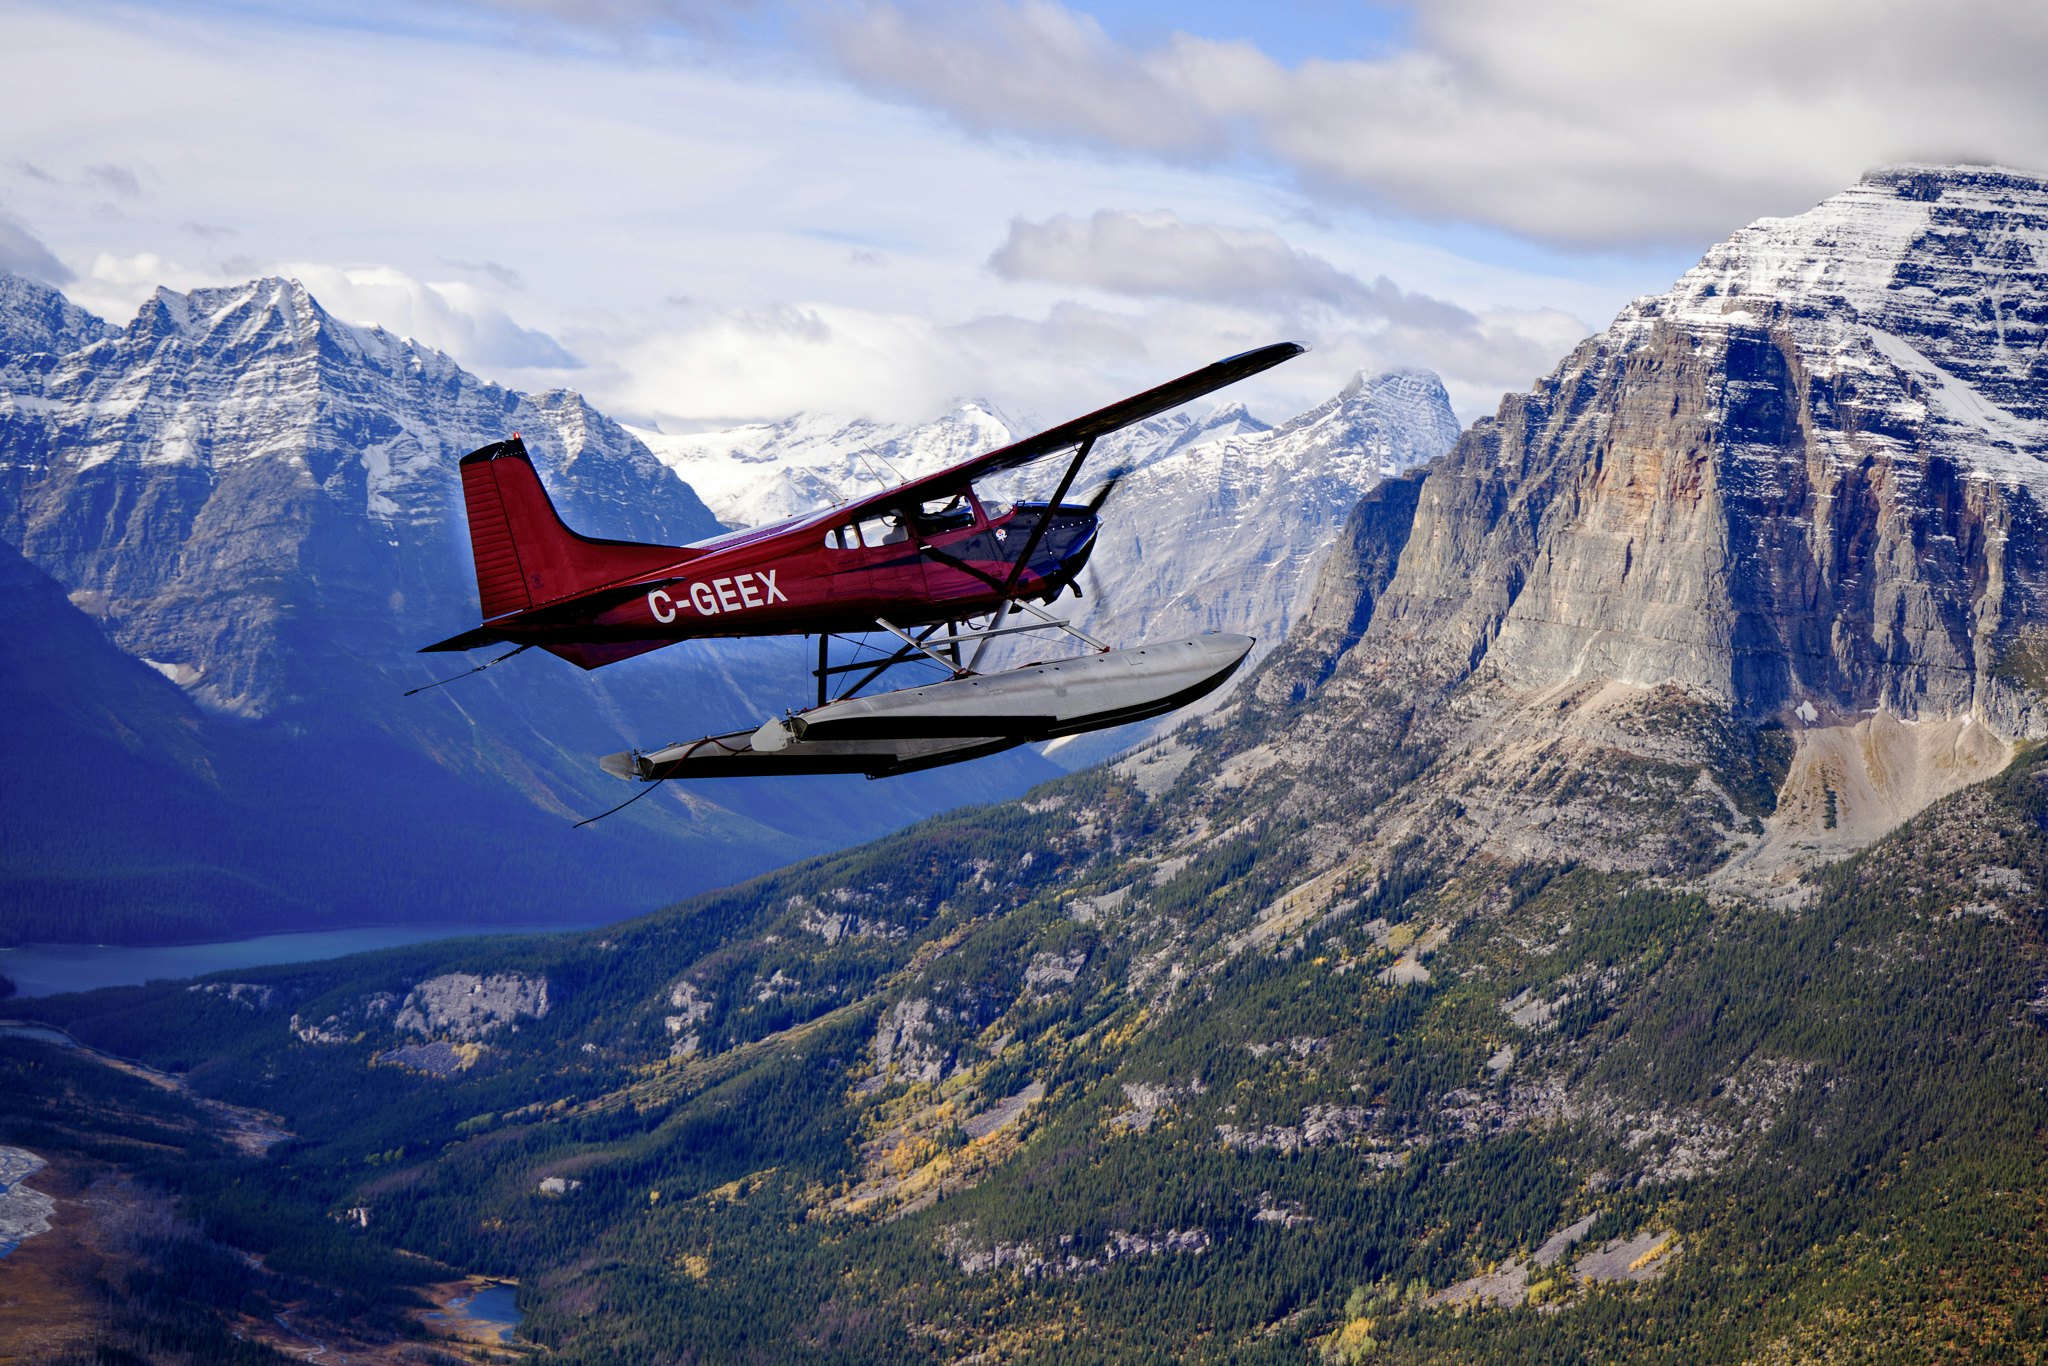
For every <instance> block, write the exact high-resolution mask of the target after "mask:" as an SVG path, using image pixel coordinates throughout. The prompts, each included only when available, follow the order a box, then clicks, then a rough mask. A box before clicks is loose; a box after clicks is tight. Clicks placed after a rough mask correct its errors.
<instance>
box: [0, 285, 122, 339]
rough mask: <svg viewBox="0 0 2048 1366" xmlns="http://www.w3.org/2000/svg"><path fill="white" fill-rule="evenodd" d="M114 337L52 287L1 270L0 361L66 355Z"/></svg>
mask: <svg viewBox="0 0 2048 1366" xmlns="http://www.w3.org/2000/svg"><path fill="white" fill-rule="evenodd" d="M113 333H114V329H113V328H111V327H109V326H108V325H107V324H106V323H105V322H103V321H101V320H100V319H99V318H96V317H94V316H93V315H92V314H90V313H88V312H86V311H85V310H84V309H82V308H80V307H79V306H78V305H77V304H74V303H72V302H71V301H70V300H69V299H67V298H65V297H64V296H63V295H62V294H60V293H59V292H58V291H56V290H54V289H52V288H50V287H49V286H48V285H46V284H42V283H40V282H38V281H35V280H31V279H29V278H28V277H27V276H25V275H16V274H14V273H13V272H11V271H5V270H0V360H8V359H12V358H13V357H15V356H25V355H33V354H35V353H37V352H47V353H49V354H51V355H63V354H65V353H67V352H71V351H76V350H78V349H79V348H80V347H83V346H90V345H91V344H92V343H94V342H96V341H100V340H102V339H103V338H106V337H109V336H112V335H113Z"/></svg>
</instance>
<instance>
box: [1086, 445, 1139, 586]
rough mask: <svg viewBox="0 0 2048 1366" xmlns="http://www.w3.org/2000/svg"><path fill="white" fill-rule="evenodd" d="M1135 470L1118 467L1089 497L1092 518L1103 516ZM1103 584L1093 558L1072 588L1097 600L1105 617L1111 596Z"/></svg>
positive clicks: (1124, 466)
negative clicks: (1082, 582)
mask: <svg viewBox="0 0 2048 1366" xmlns="http://www.w3.org/2000/svg"><path fill="white" fill-rule="evenodd" d="M1133 468H1134V466H1131V465H1119V466H1117V467H1116V468H1115V469H1113V470H1111V471H1110V472H1109V474H1108V476H1107V477H1105V478H1104V479H1103V481H1102V483H1101V484H1099V485H1097V486H1096V489H1095V492H1093V493H1091V494H1089V495H1088V501H1087V503H1086V504H1084V506H1085V507H1086V508H1087V509H1088V511H1089V514H1090V515H1091V516H1096V517H1100V516H1101V515H1102V509H1103V508H1104V507H1105V506H1106V505H1107V504H1108V503H1109V500H1110V499H1111V498H1113V497H1115V496H1116V490H1117V485H1119V484H1121V483H1123V481H1124V479H1125V477H1126V476H1128V475H1129V474H1130V473H1131V471H1132V469H1133ZM1082 579H1086V580H1087V581H1088V587H1087V589H1086V591H1083V589H1082V587H1081V580H1082ZM1102 583H1103V581H1102V576H1101V575H1100V574H1099V573H1097V572H1096V568H1095V561H1094V559H1093V558H1092V557H1091V558H1090V559H1089V561H1088V563H1087V565H1086V566H1084V567H1083V568H1082V570H1081V574H1080V577H1079V578H1077V579H1075V580H1074V582H1073V584H1072V587H1073V590H1074V596H1075V597H1077V598H1093V599H1095V606H1096V610H1097V611H1098V612H1099V613H1101V614H1103V615H1108V614H1109V612H1110V604H1109V594H1108V593H1107V592H1105V591H1104V589H1103V586H1102Z"/></svg>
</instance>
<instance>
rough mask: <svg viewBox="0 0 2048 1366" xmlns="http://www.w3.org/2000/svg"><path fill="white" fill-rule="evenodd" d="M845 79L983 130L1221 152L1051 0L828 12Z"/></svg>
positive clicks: (1133, 61) (1167, 88) (1170, 81)
mask: <svg viewBox="0 0 2048 1366" xmlns="http://www.w3.org/2000/svg"><path fill="white" fill-rule="evenodd" d="M819 28H820V31H821V32H822V33H823V34H824V36H825V38H826V41H827V42H828V43H829V44H830V48H831V51H832V54H833V56H834V58H835V59H836V60H837V61H838V63H839V65H840V66H841V68H842V69H843V70H844V71H845V72H846V74H847V75H849V76H850V77H852V78H853V79H854V80H855V81H857V82H859V83H861V84H863V85H866V86H869V87H871V88H876V89H881V90H886V91H891V92H896V93H902V94H908V95H911V96H913V97H915V98H917V99H920V100H922V101H925V102H927V103H929V104H933V105H936V106H938V107H939V108H942V109H944V110H946V111H947V112H948V113H950V114H952V115H953V116H954V117H956V118H958V119H960V120H961V121H962V122H964V123H966V124H967V125H968V126H969V127H971V128H975V129H978V130H981V131H999V132H1025V133H1042V134H1052V135H1056V136H1084V137H1089V138H1096V139H1100V140H1102V141H1104V142H1107V143H1110V144H1112V145H1114V146H1117V147H1125V148H1130V149H1133V150H1136V151H1142V152H1158V153H1164V154H1168V155H1175V156H1207V155H1215V154H1218V153H1221V152H1222V151H1223V150H1224V149H1225V147H1226V146H1227V142H1228V139H1227V138H1226V136H1225V134H1224V130H1223V129H1222V128H1221V127H1220V126H1219V125H1218V124H1217V122H1216V120H1215V118H1214V117H1213V116H1212V115H1211V114H1210V113H1209V111H1207V110H1204V109H1202V108H1200V107H1199V106H1198V105H1196V104H1193V103H1191V102H1190V101H1189V100H1188V99H1186V98H1185V96H1184V94H1183V92H1182V91H1181V90H1180V89H1179V85H1178V81H1177V79H1176V77H1177V74H1178V73H1175V72H1173V71H1170V70H1169V71H1163V72H1154V71H1153V70H1151V69H1150V67H1151V64H1150V63H1149V62H1148V61H1147V60H1146V59H1144V58H1143V57H1139V56H1135V55H1134V54H1131V53H1128V52H1126V51H1124V50H1123V49H1121V48H1119V47H1118V46H1117V45H1116V44H1115V43H1114V42H1112V41H1111V40H1110V38H1109V37H1108V36H1107V35H1106V34H1105V33H1104V32H1103V31H1102V28H1101V26H1100V25H1099V24H1097V23H1096V22H1095V21H1094V19H1092V18H1090V17H1089V16H1088V15H1085V14H1080V13H1077V12H1075V11H1073V10H1070V9H1068V8H1067V7H1065V6H1064V5H1060V4H1056V3H1053V0H1018V2H1017V3H1016V4H978V5H950V4H949V5H933V6H920V7H918V8H917V9H916V10H915V11H914V12H913V11H911V10H908V9H906V8H903V7H900V6H897V5H890V4H869V5H863V6H858V7H856V8H854V9H852V10H848V11H839V10H828V11H826V12H825V15H824V17H823V22H822V23H821V24H820V25H819Z"/></svg>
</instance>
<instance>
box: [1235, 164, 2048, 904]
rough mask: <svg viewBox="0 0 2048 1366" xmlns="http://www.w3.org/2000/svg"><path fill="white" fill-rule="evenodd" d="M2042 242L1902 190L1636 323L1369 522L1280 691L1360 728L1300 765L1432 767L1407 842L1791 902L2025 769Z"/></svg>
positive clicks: (1333, 735)
mask: <svg viewBox="0 0 2048 1366" xmlns="http://www.w3.org/2000/svg"><path fill="white" fill-rule="evenodd" d="M2044 226H2048V195H2044V193H2043V190H2042V184H2041V182H2040V181H2039V180H2038V179H2035V178H2032V177H2028V176H2024V175H2020V174H2018V173H2011V172H2004V171H1999V170H1992V169H1981V168H1962V169H1949V170H1939V169H1927V168H1902V169H1895V170H1888V171H1884V172H1879V173H1876V174H1873V175H1872V176H1870V177H1869V178H1867V179H1866V180H1865V181H1864V182H1863V183H1861V184H1859V185H1857V186H1856V187H1854V188H1853V189H1851V190H1849V191H1847V192H1846V193H1844V194H1841V195H1838V196H1836V197H1835V198H1833V199H1830V200H1828V201H1827V202H1826V203H1824V204H1822V205H1820V206H1818V207H1817V208H1815V209H1813V210H1812V211H1810V212H1808V213H1805V214H1801V215H1799V216H1797V217H1794V218H1788V219H1766V220H1763V221H1761V222H1759V223H1757V224H1755V225H1753V226H1751V227H1749V228H1746V229H1744V230H1743V231H1741V232H1739V233H1736V234H1735V235H1734V236H1732V237H1731V238H1729V239H1728V241H1726V242H1724V243H1722V244H1721V245H1719V246H1717V247H1715V248H1714V249H1713V250H1712V251H1710V252H1708V253H1707V255H1706V257H1705V258H1704V259H1703V260H1702V261H1701V262H1700V264H1699V265H1698V266H1697V267H1695V268H1694V269H1693V270H1691V271H1689V272H1687V274H1686V275H1685V276H1684V277H1683V278H1682V279H1681V280H1680V281H1679V282H1678V283H1677V285H1676V286H1675V287H1674V288H1673V289H1672V290H1671V291H1670V292H1669V293H1667V294H1664V295H1661V296H1658V297H1654V298H1648V299H1643V300H1639V301H1637V302H1636V303H1635V304H1634V305H1632V306H1631V307H1630V308H1628V309H1627V310H1626V311H1624V312H1623V313H1622V315H1621V316H1620V317H1619V318H1618V319H1616V321H1615V323H1614V324H1613V326H1611V327H1610V328H1608V329H1607V330H1606V331H1605V332H1603V333H1601V334H1599V335H1598V336H1595V337H1592V338H1590V339H1588V340H1587V341H1586V342H1584V343H1582V344H1581V345H1580V346H1579V347H1578V348H1577V349H1576V350H1575V351H1574V352H1573V353H1572V354H1571V355H1570V356H1569V357H1567V358H1566V359H1565V361H1564V363H1563V364H1562V365H1560V366H1559V367H1558V369H1557V371H1556V372H1555V373H1554V374H1552V375H1551V376H1550V377H1549V378H1547V379H1546V380H1544V381H1543V382H1541V383H1540V384H1539V385H1538V386H1537V387H1536V388H1535V390H1534V391H1533V392H1531V393H1529V394H1526V395H1515V396H1511V397H1510V398H1508V399H1507V400H1505V401H1504V402H1503V403H1502V405H1501V407H1500V410H1499V412H1498V413H1497V414H1496V415H1495V416H1494V417H1493V418H1492V419H1490V420H1486V421H1482V422H1480V423H1478V424H1475V426H1474V427H1473V429H1472V430H1471V431H1470V432H1469V433H1468V434H1467V435H1466V437H1465V438H1464V439H1463V440H1462V441H1461V442H1460V443H1459V445H1458V447H1457V449H1456V450H1455V451H1454V452H1453V453H1452V454H1451V456H1450V457H1449V458H1448V459H1447V460H1446V461H1444V462H1443V463H1441V464H1439V465H1437V466H1435V467H1433V468H1432V469H1431V470H1430V471H1429V473H1428V475H1427V477H1426V478H1424V479H1422V480H1421V481H1420V482H1419V483H1418V484H1417V485H1416V486H1415V487H1414V488H1413V490H1411V491H1403V492H1402V493H1401V494H1400V495H1399V496H1398V497H1393V496H1390V497H1389V498H1387V499H1385V500H1383V501H1377V502H1369V503H1368V504H1367V505H1366V506H1364V507H1361V509H1360V511H1359V514H1358V515H1357V517H1355V518H1354V520H1353V523H1352V525H1351V527H1350V529H1349V534H1348V536H1347V538H1346V540H1345V542H1344V549H1343V551H1342V552H1341V553H1340V556H1339V559H1340V560H1342V561H1343V564H1342V565H1341V566H1338V565H1333V569H1334V570H1335V572H1333V573H1331V574H1329V575H1326V576H1325V579H1324V581H1323V583H1322V585H1321V587H1320V589H1319V595H1318V597H1317V599H1316V601H1315V603H1314V605H1313V606H1312V608H1311V611H1310V616H1311V617H1312V619H1313V629H1312V630H1311V631H1309V632H1307V633H1305V634H1304V635H1302V636H1301V637H1299V638H1298V639H1297V641H1295V642H1294V643H1293V644H1291V646H1290V657H1289V659H1288V660H1287V662H1286V663H1285V664H1284V666H1283V667H1281V668H1279V669H1276V670H1274V671H1272V672H1271V673H1269V674H1268V675H1267V677H1266V679H1265V681H1264V683H1263V684H1262V691H1261V700H1262V702H1263V703H1264V704H1265V705H1266V706H1267V707H1268V708H1269V711H1268V715H1270V716H1272V717H1274V718H1278V717H1279V716H1280V715H1281V714H1282V713H1283V712H1284V709H1285V706H1286V704H1287V703H1288V699H1289V697H1290V696H1291V695H1292V694H1294V693H1296V692H1302V691H1306V690H1309V689H1316V690H1318V691H1319V693H1320V695H1321V696H1322V698H1323V699H1324V702H1323V705H1324V707H1325V708H1327V706H1328V705H1329V704H1330V701H1331V700H1332V699H1334V698H1337V697H1343V698H1346V699H1348V700H1349V703H1350V709H1351V711H1352V712H1353V714H1354V715H1355V716H1356V717H1357V725H1356V726H1351V727H1345V728H1341V729H1339V728H1330V729H1322V730H1319V731H1317V732H1316V733H1315V734H1314V735H1312V736H1308V737H1303V738H1300V739H1298V740H1297V741H1295V742H1291V743H1294V744H1296V745H1297V746H1298V747H1297V748H1296V749H1294V750H1292V751H1290V754H1291V758H1290V764H1292V765H1294V766H1298V767H1300V768H1303V769H1310V770H1314V771H1316V772H1318V773H1334V774H1344V773H1355V772H1357V770H1356V769H1355V768H1353V767H1352V766H1350V765H1349V764H1347V763H1346V762H1345V754H1346V751H1347V750H1348V749H1351V748H1354V747H1357V746H1360V745H1388V744H1392V745H1397V746H1403V747H1406V748H1408V749H1409V750H1411V751H1412V752H1414V754H1415V756H1416V757H1415V762H1416V763H1418V764H1420V763H1422V762H1424V759H1425V758H1427V759H1428V761H1429V763H1430V764H1431V765H1432V768H1431V773H1432V777H1431V780H1430V781H1427V782H1424V783H1422V784H1418V785H1415V786H1412V787H1411V788H1409V789H1408V794H1407V795H1406V796H1405V797H1404V798H1403V799H1402V800H1403V802H1404V803H1405V806H1404V808H1403V810H1404V812H1405V814H1403V815H1402V816H1400V817H1398V818H1390V819H1389V820H1388V822H1387V824H1388V828H1390V829H1400V830H1403V831H1404V835H1403V837H1404V838H1405V837H1409V836H1414V837H1418V838H1419V837H1422V836H1423V835H1425V834H1427V835H1429V837H1431V838H1437V837H1438V836H1441V837H1442V838H1443V839H1444V840H1445V841H1446V842H1447V847H1448V846H1449V845H1462V846H1473V847H1482V848H1488V849H1493V850H1497V851H1500V852H1502V853H1508V854H1513V855H1515V856H1518V857H1526V856H1551V857H1556V856H1566V855H1568V856H1570V857H1575V858H1590V859H1594V860H1596V861H1600V862H1603V863H1609V864H1612V865H1614V866H1630V867H1639V868H1655V869H1687V870H1698V869H1701V868H1704V867H1708V866H1713V865H1716V864H1720V863H1722V862H1723V861H1724V860H1729V859H1730V858H1731V856H1733V862H1732V865H1731V866H1730V867H1728V868H1727V869H1726V870H1725V876H1726V877H1728V878H1730V879H1733V880H1737V881H1740V880H1744V879H1748V880H1752V881H1760V882H1761V883H1763V884H1768V883H1770V882H1771V881H1772V880H1773V879H1775V878H1777V877H1779V876H1780V875H1782V874H1784V873H1786V872H1787V871H1788V870H1790V869H1793V868H1796V867H1797V866H1799V865H1800V864H1801V863H1802V862H1804V861H1809V860H1810V859H1811V858H1812V857H1816V856H1818V855H1821V854H1825V853H1841V852H1845V851H1846V850H1848V849H1850V848H1854V847H1858V846H1860V845H1861V844H1863V843H1866V842H1867V841H1868V840H1869V839H1871V838H1872V837H1874V836H1875V835H1877V834H1879V833H1881V832H1883V831H1884V830H1886V829H1889V828H1890V827H1892V826H1894V825H1896V824H1897V823H1898V822H1899V821H1900V820H1902V819H1904V818H1905V817H1907V816H1909V815H1910V814H1912V813H1913V812H1914V811H1916V810H1918V809H1920V807H1922V806H1924V805H1925V804H1926V802H1927V801H1928V800H1930V799H1931V798H1933V797H1935V796H1937V795H1940V794H1941V793H1944V792H1948V791H1952V790H1954V789H1955V788H1956V787H1957V786H1959V785H1961V784H1963V783H1966V782H1969V781H1972V780H1974V779H1977V778H1981V777H1984V776H1986V775H1988V774H1989V773H1992V772H1995V771H1996V770H1997V769H1998V768H1999V767H2001V766H2002V765H2003V764H2004V763H2005V762H2006V760H2007V758H2008V757H2009V755H2010V754H2011V752H2012V748H2011V747H2012V745H2013V743H2014V742H2016V741H2018V740H2021V739H2024V738H2028V737H2033V736H2038V735H2039V734H2041V733H2042V731H2043V728H2044V725H2048V718H2044V716H2043V714H2042V712H2041V711H2040V707H2039V701H2038V699H2039V688H2040V686H2041V685H2042V683H2043V682H2044V681H2048V674H2044V673H2043V672H2042V670H2041V666H2040V664H2039V662H2038V661H2039V658H2040V645H2039V643H2038V642H2039V639H2040V634H2041V631H2042V629H2043V624H2044V598H2043V586H2044V562H2043V554H2044V540H2043V536H2042V520H2041V519H2042V504H2041V500H2042V496H2043V492H2044V490H2048V425H2044V424H2043V421H2042V404H2043V402H2044V400H2043V397H2042V395H2043V392H2044V390H2043V388H2042V383H2041V380H2042V377H2043V373H2044V372H2043V365H2044V362H2043V360H2042V359H2041V352H2040V347H2039V342H2040V340H2041V337H2042V326H2043V322H2044V320H2048V294H2044V291H2048V272H2044V267H2043V262H2042V261H2041V260H2040V259H2039V257H2038V255H2037V252H2036V248H2035V246H2034V245H2032V244H2033V243H2034V242H2035V241H2036V238H2037V235H2038V234H2039V233H2040V232H2041V231H2042V229H2043V227H2044ZM1453 699H1454V704H1450V705H1447V703H1451V702H1452V701H1453ZM1368 731H1369V732H1370V733H1371V738H1370V739H1369V740H1368V739H1366V738H1365V735H1364V732H1368ZM1360 776H1361V777H1363V776H1364V775H1360ZM1378 782H1379V780H1378V779H1373V778H1369V777H1368V778H1366V779H1365V783H1366V786H1365V788H1364V789H1360V788H1358V787H1354V786H1352V785H1349V784H1346V783H1344V782H1343V781H1342V780H1341V779H1340V780H1339V782H1338V784H1337V785H1336V786H1338V787H1342V788H1343V789H1344V790H1343V791H1342V793H1341V795H1340V794H1339V793H1338V792H1336V791H1335V790H1333V789H1332V787H1331V785H1330V784H1326V783H1325V784H1320V786H1322V787H1323V788H1324V791H1325V796H1326V797H1327V799H1328V800H1329V801H1331V802H1334V803H1336V804H1339V805H1341V804H1343V803H1344V802H1349V801H1356V800H1359V799H1361V797H1362V796H1363V795H1364V792H1365V791H1380V792H1384V791H1385V788H1384V787H1383V786H1380V787H1374V786H1373V785H1374V784H1375V783H1378ZM1624 782H1625V784H1626V785H1627V786H1628V787H1629V788H1630V789H1631V791H1632V792H1634V793H1636V794H1639V795H1636V796H1633V797H1631V798H1629V799H1628V800H1625V801H1615V800H1611V798H1612V797H1613V796H1614V795H1615V794H1614V789H1615V786H1616V784H1618V783H1624ZM1304 791H1305V788H1304ZM1651 792H1654V793H1656V794H1657V795H1656V797H1655V799H1654V800H1651V799H1648V794H1650V793H1651ZM1323 799H1324V798H1322V797H1318V798H1314V799H1311V800H1323ZM1451 805H1455V806H1456V807H1457V808H1458V809H1457V810H1456V811H1452V810H1450V806H1451Z"/></svg>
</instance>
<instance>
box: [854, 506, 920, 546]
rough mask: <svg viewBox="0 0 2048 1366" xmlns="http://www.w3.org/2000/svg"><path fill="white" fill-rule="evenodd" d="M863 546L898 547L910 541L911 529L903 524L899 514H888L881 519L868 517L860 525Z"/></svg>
mask: <svg viewBox="0 0 2048 1366" xmlns="http://www.w3.org/2000/svg"><path fill="white" fill-rule="evenodd" d="M860 539H861V544H862V545H865V546H869V547H873V546H878V545H898V544H901V543H902V542H904V541H907V540H909V539H910V528H909V527H907V526H905V525H904V524H903V518H902V516H901V515H900V514H898V513H894V512H891V513H887V514H885V515H883V516H880V517H867V518H864V519H862V521H861V524H860Z"/></svg>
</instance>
